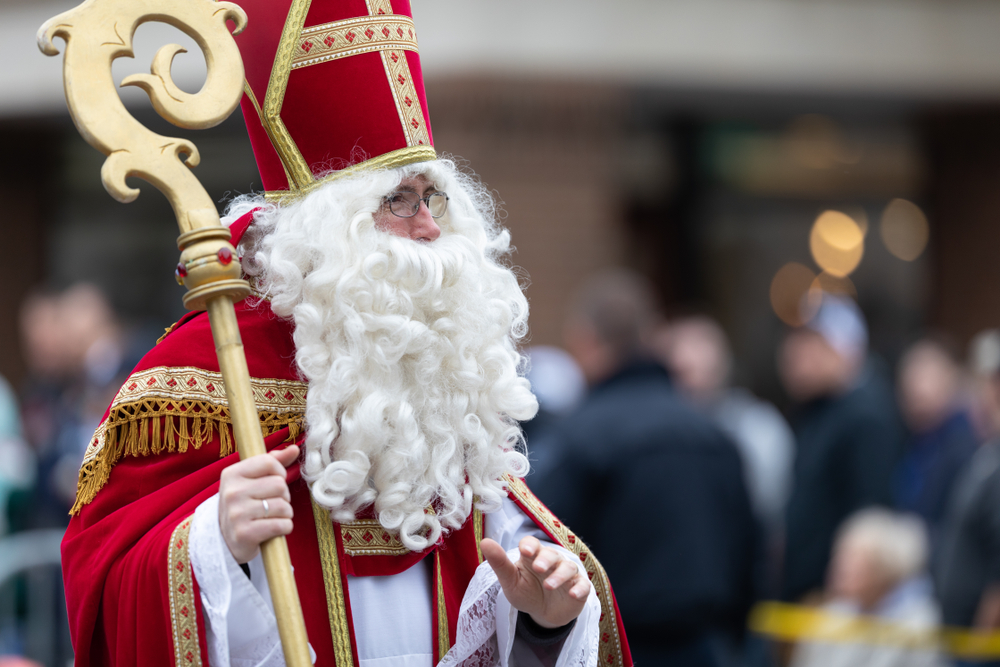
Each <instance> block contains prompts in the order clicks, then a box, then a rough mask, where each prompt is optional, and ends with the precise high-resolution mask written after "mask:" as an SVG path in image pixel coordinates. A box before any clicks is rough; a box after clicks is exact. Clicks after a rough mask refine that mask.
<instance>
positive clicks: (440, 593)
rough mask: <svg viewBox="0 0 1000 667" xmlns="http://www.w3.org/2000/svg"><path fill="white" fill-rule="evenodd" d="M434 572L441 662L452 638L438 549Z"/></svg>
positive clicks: (435, 554)
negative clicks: (449, 630)
mask: <svg viewBox="0 0 1000 667" xmlns="http://www.w3.org/2000/svg"><path fill="white" fill-rule="evenodd" d="M434 570H435V572H436V577H435V578H436V579H437V640H438V660H439V661H440V660H441V659H442V658H444V656H445V655H446V654H447V653H448V651H449V650H450V649H451V637H450V636H449V635H450V633H449V632H448V606H447V605H446V604H445V600H444V580H443V579H441V552H440V551H439V550H437V549H435V550H434Z"/></svg>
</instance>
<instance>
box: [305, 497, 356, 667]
mask: <svg viewBox="0 0 1000 667" xmlns="http://www.w3.org/2000/svg"><path fill="white" fill-rule="evenodd" d="M312 508H313V519H315V521H316V539H317V541H318V542H319V560H320V563H321V564H322V566H323V584H324V588H325V590H326V609H327V613H328V615H329V617H330V634H331V635H333V656H334V659H335V661H336V663H337V667H347V666H348V665H354V652H353V651H352V650H351V631H350V629H349V628H348V626H347V606H346V605H345V604H344V581H343V579H341V577H340V560H339V559H338V558H337V535H336V533H334V532H333V520H332V519H330V513H329V512H328V511H327V510H325V509H323V508H322V507H320V506H319V505H318V504H317V503H316V501H315V500H313V501H312Z"/></svg>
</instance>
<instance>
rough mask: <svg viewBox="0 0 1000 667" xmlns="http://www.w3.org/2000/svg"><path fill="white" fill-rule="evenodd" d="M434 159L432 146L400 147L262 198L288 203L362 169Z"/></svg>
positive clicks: (278, 202)
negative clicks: (301, 187)
mask: <svg viewBox="0 0 1000 667" xmlns="http://www.w3.org/2000/svg"><path fill="white" fill-rule="evenodd" d="M436 159H437V151H435V150H434V148H433V147H432V146H407V147H406V148H400V149H399V150H395V151H392V152H391V153H386V154H384V155H379V156H378V157H373V158H371V159H370V160H365V161H364V162H359V163H358V164H355V165H352V166H350V167H348V168H346V169H341V170H340V171H334V172H331V173H330V174H328V175H326V176H324V177H323V178H321V179H319V180H316V181H313V182H312V183H310V184H309V186H308V187H306V188H304V189H302V190H272V191H270V192H265V193H264V199H266V200H267V201H269V202H272V203H275V204H290V203H292V202H294V201H296V200H298V199H301V198H302V197H304V196H305V195H307V194H309V193H310V192H313V191H314V190H316V189H317V188H320V187H322V186H323V185H326V184H327V183H330V182H331V181H337V180H340V179H342V178H349V177H351V176H355V175H357V174H358V173H360V172H362V171H375V170H378V169H396V168H397V167H405V166H406V165H408V164H416V163H417V162H429V161H430V160H436Z"/></svg>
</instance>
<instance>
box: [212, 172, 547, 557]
mask: <svg viewBox="0 0 1000 667" xmlns="http://www.w3.org/2000/svg"><path fill="white" fill-rule="evenodd" d="M416 174H424V175H425V176H427V178H428V179H429V180H430V181H431V182H432V183H434V185H435V186H436V187H437V188H438V189H439V190H441V191H444V192H447V193H448V195H449V197H450V199H451V201H450V203H449V210H448V213H447V215H446V216H445V217H443V218H442V219H441V220H439V223H440V224H441V227H442V234H441V237H440V238H439V239H437V240H436V241H434V242H432V243H422V242H417V241H412V240H410V239H406V238H399V237H395V236H391V235H389V234H388V233H386V232H383V231H380V230H378V229H376V228H375V225H374V221H373V217H372V215H373V213H374V212H375V211H376V210H377V209H378V207H379V205H380V203H381V201H382V198H383V197H384V196H385V195H386V194H388V193H389V192H391V191H392V190H393V189H394V188H395V187H397V186H398V185H399V183H400V181H401V180H402V179H403V178H405V177H407V176H413V175H416ZM260 205H261V202H260V200H259V199H257V200H255V199H251V198H244V199H241V200H238V201H237V202H235V203H234V205H233V206H232V207H231V208H230V211H229V214H230V217H235V216H236V215H239V214H240V213H242V212H245V211H246V210H248V209H249V208H250V207H252V206H260ZM491 218H492V201H491V199H490V197H489V195H488V194H487V193H486V192H485V190H483V189H482V187H481V186H479V185H478V184H476V183H475V182H474V181H472V179H470V178H468V177H466V176H464V175H463V174H461V173H460V172H458V171H457V169H456V168H455V166H454V164H453V163H451V162H450V161H445V160H439V161H435V162H429V163H422V164H419V165H413V166H411V167H404V168H401V169H396V170H390V171H382V172H373V173H368V174H363V175H360V176H358V177H356V178H352V179H350V180H344V181H334V182H333V183H330V184H328V185H326V186H324V187H322V188H320V189H319V190H317V191H316V192H314V193H311V194H310V195H308V196H307V197H305V198H304V199H303V200H302V201H300V202H297V203H295V204H292V205H290V206H286V207H280V208H279V207H275V206H270V205H267V206H265V208H264V210H263V211H260V212H258V213H257V214H256V216H255V223H254V225H253V226H251V228H250V230H251V231H250V233H249V234H248V237H247V238H246V239H245V240H244V241H243V242H242V243H241V245H240V250H241V251H242V253H241V254H243V255H244V257H245V260H244V268H245V271H246V272H247V273H248V274H250V275H253V276H254V277H255V279H256V281H257V282H258V285H259V286H260V287H261V288H262V289H263V291H264V292H265V293H266V294H267V296H268V297H269V298H270V299H271V306H272V308H273V309H274V312H275V313H276V314H278V315H279V316H283V317H289V318H291V319H292V320H293V321H294V323H295V333H294V339H295V345H296V361H297V363H298V366H299V368H300V370H301V371H302V373H303V374H304V376H305V377H306V379H307V380H308V382H309V393H308V396H307V400H306V427H307V436H306V441H305V450H306V455H305V464H304V467H303V472H304V475H305V477H306V479H307V480H308V481H309V482H310V484H311V489H312V495H313V497H314V498H315V499H316V501H317V502H318V503H319V504H320V505H322V506H323V507H326V508H329V509H330V510H331V514H332V517H333V519H334V520H336V521H341V522H344V521H350V520H352V519H354V517H355V514H356V512H357V511H358V510H360V509H362V508H364V507H366V506H368V505H372V504H373V505H374V509H375V513H376V516H377V517H378V520H379V521H380V523H381V524H382V525H383V526H384V527H385V528H386V529H388V530H391V531H393V532H398V534H399V536H400V539H401V540H402V542H403V544H404V545H406V547H407V548H409V549H411V550H414V551H420V550H422V549H424V548H426V547H427V546H429V545H431V544H434V543H435V542H437V540H438V539H439V538H440V537H441V534H442V531H445V530H449V529H457V528H459V527H461V526H462V524H463V523H464V522H465V520H466V518H467V517H468V516H469V513H470V512H471V511H472V507H473V499H474V498H475V502H476V503H477V506H478V507H480V509H483V510H484V511H491V510H494V509H497V508H498V507H499V505H500V502H501V501H502V499H503V497H504V496H505V494H504V490H503V488H504V484H503V482H502V480H501V478H502V476H503V475H504V474H505V473H510V474H512V475H516V476H523V475H524V474H526V473H527V470H528V461H527V459H526V458H525V456H524V455H523V454H522V453H521V452H520V451H518V450H519V449H520V441H521V435H520V429H519V427H518V426H517V423H516V421H515V420H524V419H530V418H531V417H533V416H534V414H535V412H536V411H537V409H538V404H537V401H536V400H535V397H534V396H533V395H532V393H531V391H530V388H529V385H528V382H527V380H525V379H524V378H522V377H520V376H519V374H518V367H519V364H520V361H521V357H520V354H519V353H518V350H517V346H516V344H517V341H518V340H519V339H521V338H522V337H523V336H524V335H525V333H526V331H527V316H528V304H527V300H526V299H525V297H524V295H523V293H522V291H521V288H520V286H519V284H518V281H517V277H516V276H515V275H514V273H513V272H512V271H511V270H510V269H509V268H507V267H505V266H502V265H501V264H499V263H498V259H500V258H502V257H503V256H505V255H506V254H507V253H508V252H509V250H510V245H509V235H508V233H507V232H506V231H503V230H500V229H498V228H497V227H495V226H494V224H493V223H492V222H491ZM429 506H433V508H434V513H428V512H426V511H425V510H426V509H427V508H428V507H429Z"/></svg>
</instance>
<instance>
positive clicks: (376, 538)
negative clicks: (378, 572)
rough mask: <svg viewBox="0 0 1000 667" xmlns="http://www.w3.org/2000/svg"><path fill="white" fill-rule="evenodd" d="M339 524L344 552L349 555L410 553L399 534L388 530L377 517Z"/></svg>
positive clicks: (398, 554) (402, 554) (396, 554)
mask: <svg viewBox="0 0 1000 667" xmlns="http://www.w3.org/2000/svg"><path fill="white" fill-rule="evenodd" d="M339 525H340V536H341V539H343V541H344V553H346V554H347V555H348V556H405V555H406V554H408V553H410V550H409V549H407V548H406V547H405V546H403V543H402V542H401V541H400V539H399V536H398V535H393V534H392V533H390V532H389V531H387V530H386V529H385V528H383V527H382V524H380V523H379V522H378V521H377V520H376V519H360V520H358V521H352V522H350V523H342V524H339Z"/></svg>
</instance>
